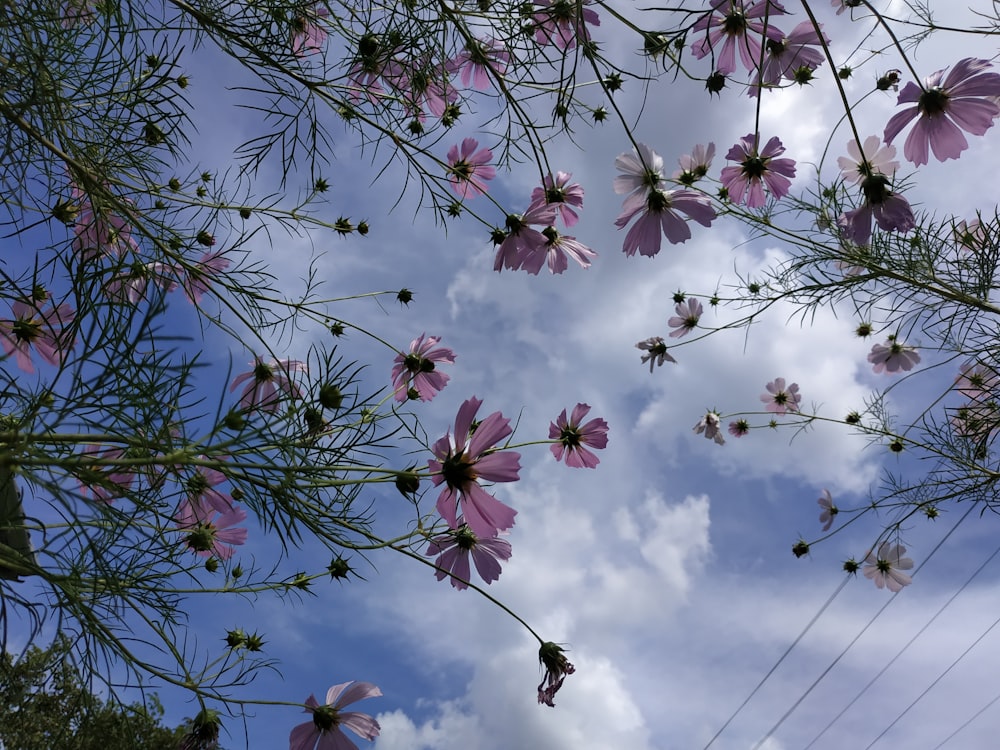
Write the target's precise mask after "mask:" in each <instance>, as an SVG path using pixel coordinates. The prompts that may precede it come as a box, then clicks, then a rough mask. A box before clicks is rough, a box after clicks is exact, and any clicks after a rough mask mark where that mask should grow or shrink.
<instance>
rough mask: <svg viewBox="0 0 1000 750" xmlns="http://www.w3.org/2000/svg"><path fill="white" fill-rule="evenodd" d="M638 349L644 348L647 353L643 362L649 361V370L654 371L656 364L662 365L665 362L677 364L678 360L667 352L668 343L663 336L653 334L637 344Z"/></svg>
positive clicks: (643, 356)
mask: <svg viewBox="0 0 1000 750" xmlns="http://www.w3.org/2000/svg"><path fill="white" fill-rule="evenodd" d="M635 348H636V349H642V350H643V351H644V352H646V353H645V354H643V355H642V363H643V364H646V363H647V362H649V371H650V372H652V371H653V367H654V366H660V365H662V364H663V363H664V362H673V363H674V364H677V360H676V359H674V358H673V357H671V356H670V354H669V353H668V352H667V344H666V342H665V341H664V340H663V337H662V336H652V337H651V338H648V339H646V340H645V341H640V342H639V343H638V344H636V345H635Z"/></svg>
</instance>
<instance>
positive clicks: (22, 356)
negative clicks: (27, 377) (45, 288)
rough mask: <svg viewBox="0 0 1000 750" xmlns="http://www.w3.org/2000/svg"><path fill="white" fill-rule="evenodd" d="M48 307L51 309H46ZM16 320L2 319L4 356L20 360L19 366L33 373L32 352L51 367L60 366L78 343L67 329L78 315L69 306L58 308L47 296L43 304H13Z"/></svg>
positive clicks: (27, 302)
mask: <svg viewBox="0 0 1000 750" xmlns="http://www.w3.org/2000/svg"><path fill="white" fill-rule="evenodd" d="M46 304H47V305H48V309H45V307H46ZM11 312H12V314H13V316H14V317H13V320H0V346H3V350H4V353H5V354H6V355H7V356H8V357H10V356H11V355H13V356H14V357H15V358H16V361H17V366H18V367H19V368H20V369H21V370H22V371H24V372H27V373H33V372H34V371H35V366H34V365H33V364H32V362H31V354H30V352H31V349H32V347H34V349H35V351H36V352H38V354H40V355H41V357H42V359H44V360H45V361H46V362H48V363H49V364H50V365H59V364H60V363H61V362H62V361H63V360H64V359H66V355H67V354H68V353H69V350H70V349H72V348H73V345H74V344H75V343H76V339H75V338H74V336H73V335H72V334H71V333H70V332H68V331H67V330H66V327H67V326H69V324H70V323H72V322H73V318H74V317H75V316H76V313H75V312H74V311H73V308H71V307H70V306H69V305H67V304H65V303H64V304H61V305H58V306H56V305H55V303H53V302H52V301H51V299H49V297H48V296H47V295H46V298H45V301H44V302H42V303H41V304H38V303H36V302H34V301H33V300H18V301H16V302H14V303H13V304H12V305H11Z"/></svg>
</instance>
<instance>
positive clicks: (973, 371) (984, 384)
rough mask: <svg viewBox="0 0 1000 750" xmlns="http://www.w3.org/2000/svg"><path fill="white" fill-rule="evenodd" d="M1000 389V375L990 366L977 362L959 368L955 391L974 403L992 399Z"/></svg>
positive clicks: (966, 363) (967, 363)
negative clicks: (999, 388)
mask: <svg viewBox="0 0 1000 750" xmlns="http://www.w3.org/2000/svg"><path fill="white" fill-rule="evenodd" d="M998 387H1000V374H998V373H997V371H996V370H994V369H993V368H992V367H990V366H989V365H986V364H984V363H982V362H977V361H975V360H973V361H970V362H965V363H964V364H963V365H962V366H961V367H959V374H958V377H957V378H955V390H956V391H958V392H959V393H961V394H962V395H963V396H965V397H966V398H968V399H970V400H972V401H983V400H985V399H988V398H991V397H992V396H993V393H994V391H996V390H997V388H998Z"/></svg>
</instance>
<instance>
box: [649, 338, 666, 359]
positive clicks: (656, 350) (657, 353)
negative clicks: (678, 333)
mask: <svg viewBox="0 0 1000 750" xmlns="http://www.w3.org/2000/svg"><path fill="white" fill-rule="evenodd" d="M649 353H650V354H652V355H653V356H654V357H662V356H663V355H664V354H666V353H667V345H666V344H665V343H664V342H662V341H660V342H659V343H657V344H654V345H653V346H651V347H650V348H649Z"/></svg>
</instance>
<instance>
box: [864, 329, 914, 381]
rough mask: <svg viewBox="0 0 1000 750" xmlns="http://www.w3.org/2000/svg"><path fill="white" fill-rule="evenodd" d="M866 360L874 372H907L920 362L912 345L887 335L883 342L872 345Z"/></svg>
mask: <svg viewBox="0 0 1000 750" xmlns="http://www.w3.org/2000/svg"><path fill="white" fill-rule="evenodd" d="M868 361H869V362H871V364H872V370H873V371H875V372H876V373H882V372H884V373H886V374H891V373H896V372H904V371H905V372H909V371H910V370H912V369H913V366H914V365H916V364H919V363H920V355H919V354H918V353H917V350H916V349H914V348H913V347H912V346H906V345H905V344H901V343H900V342H899V341H898V340H897V339H896V337H895V336H889V338H887V339H886V341H885V343H884V344H875V345H874V346H873V347H872V350H871V352H870V353H869V355H868Z"/></svg>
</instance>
